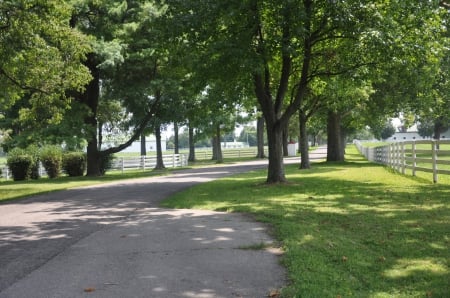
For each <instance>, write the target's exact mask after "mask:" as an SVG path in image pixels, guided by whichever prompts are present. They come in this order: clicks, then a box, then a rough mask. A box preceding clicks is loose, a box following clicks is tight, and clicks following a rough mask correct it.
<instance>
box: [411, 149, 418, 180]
mask: <svg viewBox="0 0 450 298" xmlns="http://www.w3.org/2000/svg"><path fill="white" fill-rule="evenodd" d="M416 157H417V153H416V142H415V141H413V143H412V158H413V168H412V175H413V176H416V166H417V161H416Z"/></svg>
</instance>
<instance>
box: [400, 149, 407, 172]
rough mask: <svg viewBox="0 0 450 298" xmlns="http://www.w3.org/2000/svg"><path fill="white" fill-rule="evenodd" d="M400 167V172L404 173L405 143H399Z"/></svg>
mask: <svg viewBox="0 0 450 298" xmlns="http://www.w3.org/2000/svg"><path fill="white" fill-rule="evenodd" d="M400 146H401V167H402V174H403V175H404V174H405V168H406V158H405V143H403V142H402V143H401V145H400Z"/></svg>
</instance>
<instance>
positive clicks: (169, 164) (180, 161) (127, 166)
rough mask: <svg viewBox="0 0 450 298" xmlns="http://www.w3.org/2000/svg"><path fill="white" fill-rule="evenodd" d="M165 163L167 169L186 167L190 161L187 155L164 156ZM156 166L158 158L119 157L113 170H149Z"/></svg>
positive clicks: (113, 165) (114, 162)
mask: <svg viewBox="0 0 450 298" xmlns="http://www.w3.org/2000/svg"><path fill="white" fill-rule="evenodd" d="M163 162H164V166H165V167H166V168H177V167H185V166H187V165H188V159H187V156H186V155H185V154H167V155H163ZM155 166H156V156H154V155H152V156H137V157H119V158H116V159H114V161H113V163H112V167H111V170H120V171H122V172H124V171H126V170H139V169H140V170H143V171H144V170H149V169H153V168H154V167H155Z"/></svg>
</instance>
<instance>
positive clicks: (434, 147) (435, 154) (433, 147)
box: [431, 141, 438, 183]
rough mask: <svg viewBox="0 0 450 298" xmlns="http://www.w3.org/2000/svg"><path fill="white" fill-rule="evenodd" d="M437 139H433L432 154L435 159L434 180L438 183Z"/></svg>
mask: <svg viewBox="0 0 450 298" xmlns="http://www.w3.org/2000/svg"><path fill="white" fill-rule="evenodd" d="M436 143H437V142H436V141H431V146H432V147H431V154H432V155H433V156H432V159H433V182H434V183H437V181H438V175H437V162H436V161H437V150H436Z"/></svg>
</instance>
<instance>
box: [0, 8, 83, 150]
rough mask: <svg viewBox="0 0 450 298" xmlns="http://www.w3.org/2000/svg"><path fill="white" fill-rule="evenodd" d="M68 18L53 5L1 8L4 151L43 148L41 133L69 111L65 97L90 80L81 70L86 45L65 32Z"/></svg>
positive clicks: (67, 12) (79, 37)
mask: <svg viewBox="0 0 450 298" xmlns="http://www.w3.org/2000/svg"><path fill="white" fill-rule="evenodd" d="M71 13H72V9H71V6H70V5H69V4H67V3H66V2H61V1H56V0H49V1H37V0H36V1H35V0H30V1H11V0H4V1H2V2H0V57H1V59H0V89H1V90H2V93H1V95H0V106H1V112H0V113H1V114H2V116H3V119H1V120H2V121H1V122H2V123H1V126H2V127H3V128H4V129H11V128H12V131H11V135H10V136H11V138H12V139H10V143H11V142H12V143H11V144H10V145H9V146H15V145H21V146H22V147H26V146H27V145H28V144H29V143H30V142H45V141H46V140H45V134H43V133H42V132H43V131H45V130H47V129H48V128H49V127H54V126H55V125H57V124H59V123H60V122H61V120H62V118H63V117H64V115H65V114H66V113H67V111H68V110H69V109H70V108H71V106H70V103H71V96H70V94H69V92H68V91H70V90H81V89H82V88H83V86H84V85H85V84H86V82H88V81H89V80H90V74H89V72H88V70H87V69H86V67H85V66H84V65H83V64H82V60H83V59H84V57H85V56H86V54H87V53H88V51H89V50H90V45H89V40H88V39H87V38H86V37H85V36H84V35H82V34H81V33H80V32H78V31H77V30H74V29H73V28H71V27H70V25H69V22H70V18H71ZM11 116H12V117H14V118H10V117H11Z"/></svg>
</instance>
